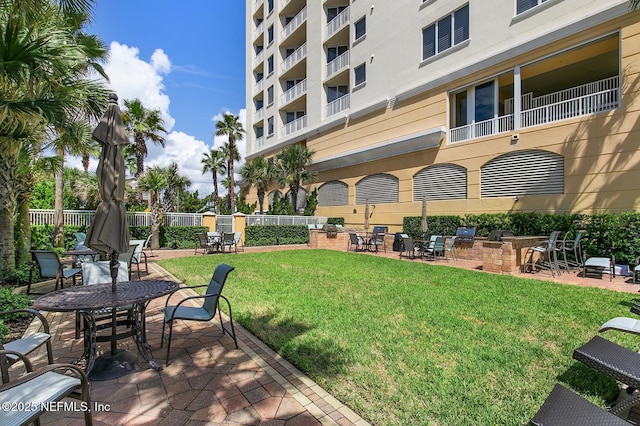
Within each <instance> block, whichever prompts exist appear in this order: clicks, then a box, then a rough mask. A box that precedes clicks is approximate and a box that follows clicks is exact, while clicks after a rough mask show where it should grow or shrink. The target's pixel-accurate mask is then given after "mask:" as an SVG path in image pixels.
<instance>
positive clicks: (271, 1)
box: [267, 0, 273, 13]
mask: <svg viewBox="0 0 640 426" xmlns="http://www.w3.org/2000/svg"><path fill="white" fill-rule="evenodd" d="M268 5H269V6H268V8H267V11H268V12H269V13H271V12H273V0H269V1H268Z"/></svg>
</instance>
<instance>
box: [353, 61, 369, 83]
mask: <svg viewBox="0 0 640 426" xmlns="http://www.w3.org/2000/svg"><path fill="white" fill-rule="evenodd" d="M354 71H355V77H356V86H359V85H361V84H363V83H365V82H366V81H367V64H362V65H360V66H357V67H356V69H355V70H354Z"/></svg>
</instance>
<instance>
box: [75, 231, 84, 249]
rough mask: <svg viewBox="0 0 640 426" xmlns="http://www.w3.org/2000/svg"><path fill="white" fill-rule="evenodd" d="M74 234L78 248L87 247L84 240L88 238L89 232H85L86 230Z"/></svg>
mask: <svg viewBox="0 0 640 426" xmlns="http://www.w3.org/2000/svg"><path fill="white" fill-rule="evenodd" d="M74 236H75V237H76V244H75V248H76V250H78V249H79V248H86V247H87V246H85V245H84V240H86V239H87V234H85V233H84V232H76V233H75V234H74Z"/></svg>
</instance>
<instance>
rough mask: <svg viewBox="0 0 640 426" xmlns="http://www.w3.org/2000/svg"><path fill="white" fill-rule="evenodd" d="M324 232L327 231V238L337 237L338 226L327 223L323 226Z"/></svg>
mask: <svg viewBox="0 0 640 426" xmlns="http://www.w3.org/2000/svg"><path fill="white" fill-rule="evenodd" d="M324 230H325V232H326V233H327V238H337V237H338V227H337V226H335V225H333V224H330V223H329V224H327V225H325V227H324Z"/></svg>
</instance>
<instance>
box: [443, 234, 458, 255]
mask: <svg viewBox="0 0 640 426" xmlns="http://www.w3.org/2000/svg"><path fill="white" fill-rule="evenodd" d="M456 238H458V237H456V236H453V237H451V239H450V240H449V244H448V245H447V247H446V251H448V252H449V253H451V257H452V258H453V260H458V257H457V256H456ZM445 255H446V253H445Z"/></svg>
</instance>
